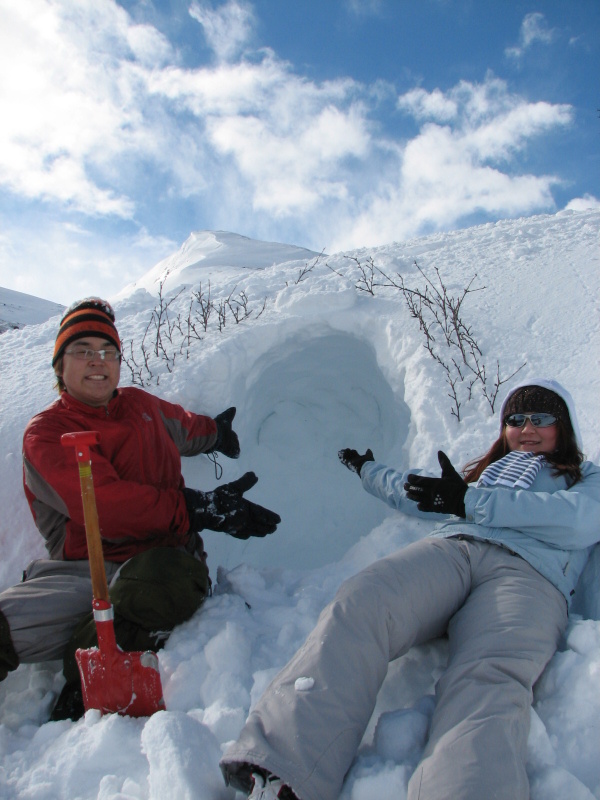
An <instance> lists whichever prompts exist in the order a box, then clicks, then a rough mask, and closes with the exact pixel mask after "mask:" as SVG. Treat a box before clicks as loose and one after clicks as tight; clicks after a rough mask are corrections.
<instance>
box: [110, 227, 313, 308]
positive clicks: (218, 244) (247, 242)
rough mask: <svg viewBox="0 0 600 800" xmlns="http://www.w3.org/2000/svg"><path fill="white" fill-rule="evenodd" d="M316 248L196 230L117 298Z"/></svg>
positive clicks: (304, 255)
mask: <svg viewBox="0 0 600 800" xmlns="http://www.w3.org/2000/svg"><path fill="white" fill-rule="evenodd" d="M317 255H318V254H317V253H314V252H312V250H306V249H305V248H303V247H296V246H294V245H289V244H280V243H278V242H261V241H257V240H256V239H249V238H248V237H247V236H240V235H239V234H237V233H229V232H227V231H195V232H194V233H192V234H190V236H189V237H188V238H187V239H186V241H185V242H184V243H183V244H182V246H181V247H180V249H179V250H178V251H177V252H176V253H173V254H172V255H170V256H167V258H165V259H163V260H162V261H159V263H158V264H157V265H156V266H155V267H153V268H152V269H151V270H150V271H149V272H148V273H147V274H146V275H144V276H143V277H142V278H140V279H139V280H137V281H135V283H132V284H129V285H128V286H126V287H125V288H124V289H123V290H122V291H121V292H119V293H118V294H117V295H116V298H115V299H121V298H124V297H127V296H128V295H130V294H131V293H132V292H134V291H136V290H139V289H145V290H146V291H147V292H150V294H156V293H157V291H158V289H159V285H160V284H161V283H162V285H163V290H164V291H165V292H168V291H169V290H171V289H173V287H176V286H179V285H181V284H185V285H193V284H198V283H200V282H203V283H206V282H207V281H208V280H209V279H210V278H211V275H212V274H213V272H214V271H215V270H217V271H219V272H220V273H221V274H222V273H223V271H224V270H227V269H228V268H230V269H235V270H237V269H265V268H266V267H271V266H273V265H275V264H285V263H287V262H289V261H298V260H300V259H305V260H310V259H313V258H315V257H316V256H317Z"/></svg>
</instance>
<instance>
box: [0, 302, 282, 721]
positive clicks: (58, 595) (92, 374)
mask: <svg viewBox="0 0 600 800" xmlns="http://www.w3.org/2000/svg"><path fill="white" fill-rule="evenodd" d="M120 348H121V345H120V339H119V335H118V332H117V329H116V327H115V316H114V312H113V309H112V308H111V306H110V305H109V304H108V303H107V302H106V301H104V300H101V299H99V298H86V299H85V300H81V301H78V302H76V303H75V304H74V305H72V306H71V307H70V308H69V309H68V310H67V312H66V313H65V315H64V316H63V318H62V320H61V323H60V329H59V331H58V335H57V337H56V343H55V347H54V355H53V359H52V366H53V367H54V371H55V374H56V377H57V388H58V390H59V392H60V397H59V399H58V400H57V401H56V402H54V403H53V404H52V405H51V406H50V407H49V408H47V409H45V410H44V411H42V412H41V413H40V414H38V415H37V416H35V417H34V418H33V419H32V420H31V421H30V422H29V424H28V426H27V428H26V430H25V435H24V439H23V464H24V487H25V494H26V496H27V500H28V502H29V505H30V508H31V512H32V514H33V517H34V520H35V523H36V526H37V527H38V529H39V531H40V533H41V534H42V536H43V537H44V539H45V543H46V548H47V550H48V553H49V556H50V557H49V559H41V560H38V561H34V562H33V563H32V564H30V565H29V566H28V567H27V569H26V571H25V573H24V579H23V582H22V583H20V584H19V585H17V586H14V587H12V588H10V589H8V590H6V591H5V592H3V593H2V594H0V680H2V679H4V678H5V677H6V675H7V673H8V671H9V670H13V669H15V668H16V667H17V666H18V664H19V663H21V662H38V661H47V660H51V659H56V658H63V659H64V675H65V679H66V684H65V687H64V689H63V692H62V693H61V696H60V697H59V700H58V702H57V705H56V707H55V709H54V711H53V714H52V719H64V718H72V719H76V718H78V717H79V716H81V715H82V713H83V702H82V697H81V684H80V680H79V674H78V670H77V666H76V662H75V651H76V649H77V648H78V647H83V648H86V647H91V646H94V645H95V642H96V638H95V625H94V622H93V619H92V615H91V599H92V591H91V579H90V571H89V563H88V561H87V557H88V556H87V543H86V534H85V524H84V519H83V505H82V500H81V490H80V483H79V472H78V467H77V463H76V460H75V454H74V451H73V450H72V449H66V448H65V447H63V446H62V445H61V436H62V434H64V433H69V432H72V431H85V430H95V431H98V432H99V434H100V440H99V443H98V444H97V445H94V446H93V447H92V450H91V455H92V471H93V479H94V488H95V495H96V504H97V509H98V519H99V524H100V532H101V537H102V547H103V552H104V558H105V566H106V573H107V580H108V581H109V584H110V587H111V588H110V596H111V602H112V604H113V607H114V612H115V631H116V637H117V642H118V644H119V645H120V646H121V648H122V649H124V650H146V649H152V650H157V649H159V647H160V646H162V644H164V641H165V640H166V638H168V635H169V633H170V632H171V630H172V629H173V627H174V626H175V625H177V624H179V623H181V622H183V621H185V620H186V619H189V617H191V616H192V614H193V613H194V612H195V611H196V610H197V609H198V608H199V607H200V605H201V604H202V602H203V601H204V599H205V598H206V596H207V595H208V594H209V593H210V579H209V576H208V568H207V566H206V553H205V552H204V548H203V542H202V539H201V537H200V536H199V531H201V530H203V529H204V528H208V529H211V530H216V531H222V532H223V533H228V534H230V535H232V536H235V537H237V538H241V539H247V538H249V537H251V536H266V535H267V534H269V533H273V532H274V531H275V529H276V528H277V524H278V523H279V522H280V518H279V516H278V515H277V514H275V513H274V512H272V511H269V509H266V508H263V507H261V506H258V505H256V504H255V503H252V502H250V501H249V500H246V499H245V498H244V497H243V494H244V492H246V491H247V490H248V489H250V488H251V487H252V486H253V485H254V484H255V483H256V481H257V480H258V479H257V478H256V476H255V475H254V474H253V473H251V472H248V473H246V474H245V475H243V476H242V477H241V478H239V479H238V480H237V481H234V482H232V483H229V484H225V485H223V486H220V487H218V488H217V489H215V490H214V491H212V492H201V491H196V490H193V489H188V488H185V486H184V481H183V477H182V475H181V456H193V455H197V454H198V453H214V452H220V453H222V454H224V455H225V456H228V457H230V458H237V457H238V456H239V453H240V447H239V441H238V437H237V435H236V433H235V432H234V430H233V428H232V421H233V418H234V416H235V408H230V409H227V411H224V412H223V413H222V414H219V415H218V416H217V417H215V418H214V419H211V418H210V417H207V416H202V415H198V414H193V413H191V412H189V411H185V410H184V409H183V408H182V407H181V406H178V405H175V404H173V403H168V402H166V401H164V400H161V399H159V398H157V397H154V396H153V395H151V394H149V393H148V392H145V391H143V390H141V389H137V388H134V387H127V388H120V389H119V388H117V387H118V384H119V377H120V369H121V352H120Z"/></svg>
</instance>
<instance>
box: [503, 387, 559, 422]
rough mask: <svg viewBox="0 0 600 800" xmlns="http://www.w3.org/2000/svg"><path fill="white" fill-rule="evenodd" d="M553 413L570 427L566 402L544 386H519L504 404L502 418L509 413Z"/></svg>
mask: <svg viewBox="0 0 600 800" xmlns="http://www.w3.org/2000/svg"><path fill="white" fill-rule="evenodd" d="M535 412H537V413H538V414H554V416H555V417H557V418H558V419H560V420H562V421H563V422H564V423H565V424H566V425H567V427H568V428H569V429H570V428H571V419H570V417H569V410H568V408H567V404H566V403H565V401H564V400H563V399H562V397H560V395H558V394H556V392H553V391H551V390H550V389H546V388H545V387H544V386H521V387H520V388H519V389H517V390H516V392H514V394H512V395H511V396H510V397H509V398H508V400H507V401H506V404H505V406H504V419H506V417H508V416H509V414H531V413H535Z"/></svg>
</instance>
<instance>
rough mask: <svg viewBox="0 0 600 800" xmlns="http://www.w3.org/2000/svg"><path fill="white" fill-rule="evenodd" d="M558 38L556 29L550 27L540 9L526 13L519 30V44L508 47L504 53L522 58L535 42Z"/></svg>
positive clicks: (551, 40) (511, 56) (510, 56)
mask: <svg viewBox="0 0 600 800" xmlns="http://www.w3.org/2000/svg"><path fill="white" fill-rule="evenodd" d="M555 38H556V33H555V31H554V30H552V29H550V28H548V26H547V24H546V18H545V16H544V15H543V14H542V13H540V12H539V11H534V12H532V13H531V14H526V15H525V17H524V18H523V22H522V23H521V30H520V31H519V44H518V45H515V46H513V47H507V48H506V50H505V51H504V54H505V55H506V56H507V58H511V59H514V60H518V59H520V58H521V57H522V56H523V55H524V53H525V51H526V50H528V49H529V48H530V47H531V45H532V44H534V42H541V43H542V44H551V43H552V42H553V41H554V39H555Z"/></svg>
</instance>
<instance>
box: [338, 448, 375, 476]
mask: <svg viewBox="0 0 600 800" xmlns="http://www.w3.org/2000/svg"><path fill="white" fill-rule="evenodd" d="M338 458H339V460H340V461H341V462H342V464H343V465H344V466H345V467H348V469H349V470H350V471H351V472H356V474H357V475H360V471H361V469H362V467H363V464H364V463H365V462H367V461H375V458H374V457H373V452H372V450H370V449H369V450H367V452H366V453H365V454H364V456H361V455H360V453H359V452H358V451H357V450H351V449H350V448H349V447H346V449H345V450H339V451H338Z"/></svg>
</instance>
